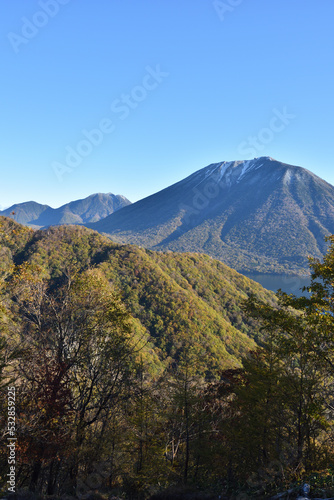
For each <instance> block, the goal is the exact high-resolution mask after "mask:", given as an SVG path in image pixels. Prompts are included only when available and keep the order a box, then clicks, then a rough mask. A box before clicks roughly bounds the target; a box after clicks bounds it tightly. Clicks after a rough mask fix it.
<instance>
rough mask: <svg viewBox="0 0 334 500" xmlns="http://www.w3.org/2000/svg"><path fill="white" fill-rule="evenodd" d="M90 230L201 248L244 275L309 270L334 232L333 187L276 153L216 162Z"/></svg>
mask: <svg viewBox="0 0 334 500" xmlns="http://www.w3.org/2000/svg"><path fill="white" fill-rule="evenodd" d="M88 227H91V228H93V229H96V230H97V231H99V232H101V233H105V234H107V235H109V236H110V237H111V238H112V239H113V240H114V241H118V242H121V243H134V244H137V245H141V246H144V247H145V248H149V249H155V250H172V251H181V252H186V251H191V252H203V253H206V254H208V255H210V256H212V257H214V258H216V259H219V260H221V261H223V262H225V263H226V264H227V265H229V266H231V267H233V268H234V269H236V270H238V271H240V272H247V271H248V272H266V273H296V274H298V273H299V274H303V273H305V272H306V273H307V272H308V260H307V257H308V256H309V255H310V256H312V257H316V258H321V257H322V255H323V254H324V252H325V250H326V248H327V247H326V243H325V242H324V237H325V236H326V235H328V234H332V233H334V187H333V186H332V185H330V184H328V183H327V182H325V181H324V180H322V179H321V178H319V177H317V176H316V175H315V174H313V173H312V172H310V171H308V170H306V169H304V168H302V167H298V166H293V165H288V164H286V163H282V162H279V161H276V160H274V159H272V158H270V157H261V158H255V159H253V160H247V161H231V162H226V161H224V162H221V163H214V164H211V165H209V166H207V167H205V168H203V169H201V170H199V171H197V172H195V173H194V174H192V175H190V176H189V177H187V178H186V179H184V180H182V181H180V182H178V183H176V184H174V185H172V186H170V187H168V188H166V189H164V190H162V191H160V192H158V193H156V194H154V195H152V196H149V197H147V198H144V199H143V200H140V201H138V202H136V203H134V204H132V205H130V206H127V207H124V208H123V209H122V210H120V211H118V212H116V213H114V214H112V215H110V216H108V217H106V218H105V219H102V220H100V221H98V222H96V223H94V224H88Z"/></svg>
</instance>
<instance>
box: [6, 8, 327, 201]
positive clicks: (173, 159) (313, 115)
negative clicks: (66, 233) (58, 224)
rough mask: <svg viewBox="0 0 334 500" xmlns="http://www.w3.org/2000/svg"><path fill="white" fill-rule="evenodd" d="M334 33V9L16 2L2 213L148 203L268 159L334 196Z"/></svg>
mask: <svg viewBox="0 0 334 500" xmlns="http://www.w3.org/2000/svg"><path fill="white" fill-rule="evenodd" d="M333 20H334V1H333V0H317V2H315V1H314V0H221V1H216V2H214V1H213V0H39V1H35V0H10V1H6V2H5V1H4V0H3V1H2V2H1V15H0V55H1V74H2V77H1V88H2V91H1V113H0V134H1V135H0V136H1V148H0V165H1V184H0V205H1V206H3V207H4V206H9V205H11V204H13V203H18V202H23V201H28V200H35V201H38V202H40V203H47V204H50V205H51V206H53V207H57V206H60V205H62V204H63V203H66V202H68V201H70V200H74V199H78V198H84V197H86V196H88V195H89V194H92V193H95V192H112V193H115V194H123V195H125V196H127V197H128V198H129V199H130V200H131V201H136V200H138V199H140V198H143V197H145V196H147V195H149V194H152V193H154V192H156V191H158V190H160V189H162V188H164V187H166V186H168V185H170V184H172V183H174V182H177V181H178V180H180V179H182V178H184V177H186V176H187V175H189V174H191V173H192V172H194V171H196V170H198V169H200V168H202V167H205V166H206V165H208V164H210V163H214V162H219V161H223V160H242V159H248V158H251V157H254V156H272V157H273V158H276V159H278V160H281V161H284V162H286V163H291V164H295V165H300V166H303V167H305V168H308V169H309V170H312V171H313V172H314V173H316V174H317V175H319V176H320V177H322V178H324V179H325V180H327V181H328V182H330V183H331V184H334V168H333V167H334V162H333V142H334V137H333V128H334V127H333V119H334V118H333V117H334V99H333V89H334V30H333ZM282 115H283V118H282ZM98 127H100V132H99V133H96V132H94V133H93V134H90V133H89V132H90V131H92V130H93V129H97V128H98ZM101 130H102V131H101ZM83 131H86V132H83ZM85 133H86V137H85ZM87 136H88V137H87ZM82 141H83V142H82ZM92 142H93V143H94V144H92ZM73 150H76V151H77V152H78V151H79V153H80V154H79V155H78V154H77V155H76V156H75V157H74V158H73ZM69 151H71V154H70V153H69Z"/></svg>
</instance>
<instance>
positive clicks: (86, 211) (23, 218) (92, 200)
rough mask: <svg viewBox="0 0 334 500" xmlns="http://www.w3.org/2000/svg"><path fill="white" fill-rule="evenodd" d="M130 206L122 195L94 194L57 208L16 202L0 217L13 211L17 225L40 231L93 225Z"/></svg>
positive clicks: (29, 202) (9, 214)
mask: <svg viewBox="0 0 334 500" xmlns="http://www.w3.org/2000/svg"><path fill="white" fill-rule="evenodd" d="M129 204H131V202H130V201H129V200H128V199H127V198H125V196H122V195H114V194H112V193H96V194H92V195H90V196H88V197H87V198H84V199H82V200H76V201H71V202H70V203H66V204H65V205H62V206H61V207H59V208H51V207H50V206H49V205H42V204H40V203H36V202H35V201H28V202H25V203H18V204H15V205H12V206H11V207H9V208H7V209H6V210H2V211H0V215H3V216H6V217H10V216H11V214H12V212H15V214H14V215H13V217H14V219H15V220H16V221H17V222H19V223H20V224H24V225H27V226H32V227H36V228H42V227H48V226H51V225H60V224H85V223H88V222H96V221H99V220H100V219H103V218H104V217H107V216H108V215H110V214H111V213H113V212H115V211H117V210H119V209H120V208H123V207H124V206H127V205H129Z"/></svg>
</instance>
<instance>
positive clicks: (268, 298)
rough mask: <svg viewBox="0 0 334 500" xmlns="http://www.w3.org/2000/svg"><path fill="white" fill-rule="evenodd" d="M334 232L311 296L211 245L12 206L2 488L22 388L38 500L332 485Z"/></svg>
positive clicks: (249, 493) (315, 271)
mask: <svg viewBox="0 0 334 500" xmlns="http://www.w3.org/2000/svg"><path fill="white" fill-rule="evenodd" d="M329 243H330V246H329V250H328V252H327V254H326V256H325V257H324V260H323V262H319V261H317V260H313V261H311V262H310V268H311V273H312V284H311V286H310V290H309V291H310V295H309V297H302V298H296V297H293V296H288V295H286V294H284V293H283V292H282V293H279V294H278V295H277V296H275V295H274V294H272V293H271V292H268V291H266V290H264V289H263V288H262V287H261V286H260V285H258V284H256V283H254V282H252V281H251V280H248V279H247V278H245V277H244V276H242V275H240V274H238V273H236V272H235V271H233V270H232V269H230V268H228V267H227V266H225V265H224V264H222V263H221V262H218V261H216V260H214V259H212V258H210V257H208V256H206V255H201V254H191V253H184V254H178V253H171V252H167V253H163V252H153V251H150V250H144V249H142V248H140V247H136V246H133V245H119V244H115V243H112V242H110V240H108V239H107V238H104V237H103V236H101V235H100V234H98V233H96V232H94V231H92V230H89V229H86V228H84V227H80V226H75V227H74V226H60V227H51V228H49V229H48V230H45V231H32V230H31V229H29V228H26V227H24V226H21V225H19V224H17V223H16V222H15V221H13V220H11V219H8V218H3V217H1V218H0V244H1V246H0V256H1V259H0V274H1V282H0V390H1V392H2V397H1V429H2V434H1V441H2V443H1V449H0V479H1V484H2V495H3V496H4V495H6V494H7V493H8V484H7V481H8V472H9V465H8V453H9V451H8V450H9V449H8V447H7V442H8V433H9V435H10V436H11V435H12V434H10V432H11V431H10V427H9V425H8V422H9V415H12V413H13V410H12V409H11V405H10V404H9V401H10V400H11V401H12V400H13V396H12V395H11V396H9V394H10V393H11V394H12V393H13V392H14V394H15V412H14V413H15V438H16V439H17V440H16V444H15V453H16V455H15V457H16V462H15V484H16V490H15V491H16V492H17V491H21V492H24V491H25V492H26V493H25V494H26V495H27V498H33V497H35V496H41V495H43V496H49V498H51V496H52V498H55V497H60V496H62V495H65V496H67V497H66V498H69V497H76V498H79V499H88V498H96V499H97V498H105V499H107V498H112V497H113V496H114V498H115V497H116V498H124V499H125V498H128V499H149V498H151V499H152V500H153V499H156V500H158V499H167V498H173V499H178V498H185V499H186V498H189V499H190V498H197V499H200V498H203V499H204V498H206V499H210V498H212V499H213V498H219V497H220V498H226V499H228V498H234V499H235V498H239V499H241V498H248V497H249V498H250V497H259V498H269V497H270V496H272V495H275V494H276V493H278V492H284V491H287V490H289V491H296V490H297V488H298V486H299V485H300V484H301V482H302V481H304V480H307V481H308V482H310V484H311V486H312V491H313V492H315V493H317V494H318V496H323V495H324V494H327V496H334V490H333V476H334V470H333V458H334V456H333V431H332V427H333V418H334V415H333V411H334V401H333V375H334V349H333V348H334V339H333V334H332V332H333V322H334V320H333V312H334V311H333V308H334V305H333V301H334V290H333V283H334V237H331V238H330V241H329ZM11 430H12V432H14V427H11ZM294 488H295V489H296V490H294ZM27 492H30V493H29V495H30V496H29V495H28V493H27Z"/></svg>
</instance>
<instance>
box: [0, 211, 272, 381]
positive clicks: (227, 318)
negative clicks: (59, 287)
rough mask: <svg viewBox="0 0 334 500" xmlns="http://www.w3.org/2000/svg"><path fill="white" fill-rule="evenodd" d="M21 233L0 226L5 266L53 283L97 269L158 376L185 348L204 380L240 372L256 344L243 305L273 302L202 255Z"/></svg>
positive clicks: (68, 233) (91, 236)
mask: <svg viewBox="0 0 334 500" xmlns="http://www.w3.org/2000/svg"><path fill="white" fill-rule="evenodd" d="M21 228H22V226H20V225H18V224H16V223H15V222H14V221H11V220H9V219H5V218H0V250H3V251H4V250H5V252H4V253H5V254H6V255H7V260H8V259H9V257H10V256H11V259H12V262H14V263H15V264H23V263H30V264H35V265H39V266H42V267H43V268H44V269H46V270H47V271H48V273H49V275H50V279H51V280H53V281H54V282H55V283H57V282H58V281H59V280H61V276H62V273H63V272H64V271H66V272H68V270H69V268H71V267H72V269H73V270H76V271H77V272H82V271H83V270H85V269H88V268H92V267H96V268H98V269H101V271H102V272H103V274H104V275H105V276H107V278H108V279H109V281H110V282H111V283H112V284H113V286H114V288H115V290H116V291H117V293H118V294H120V296H121V297H122V301H123V302H124V304H125V305H126V307H127V309H128V310H129V311H130V313H131V315H132V317H133V320H134V325H135V331H137V333H138V335H139V334H144V335H145V336H146V338H147V345H146V347H145V357H146V359H147V360H148V362H149V363H150V364H151V365H152V364H153V366H154V369H155V370H158V371H161V370H163V369H164V367H166V366H167V365H169V364H171V363H177V362H178V360H179V359H180V357H181V356H182V353H184V351H185V350H186V349H187V348H188V346H189V345H191V346H192V348H193V349H194V352H195V353H196V355H197V358H198V367H199V368H198V369H199V370H202V372H203V371H204V372H205V373H206V374H207V375H208V376H217V375H218V374H219V372H220V370H221V369H223V368H228V367H235V366H240V362H241V356H242V355H243V354H245V353H246V352H247V351H248V350H249V349H254V346H255V345H256V344H255V343H256V341H258V340H259V338H258V332H257V327H256V324H255V322H254V321H253V320H251V319H249V318H247V317H246V316H245V314H244V312H243V310H242V309H241V307H240V306H241V303H242V301H243V300H244V299H245V298H247V296H249V295H250V294H251V293H254V294H255V295H256V296H258V297H262V298H263V299H264V300H267V301H273V300H274V296H273V294H272V293H271V292H268V291H267V290H264V289H263V288H262V287H261V286H260V285H259V284H257V283H255V282H253V281H251V280H249V279H248V278H246V277H244V276H242V275H240V274H238V273H236V272H235V271H233V270H232V269H230V268H228V267H227V266H226V265H224V264H223V263H221V262H219V261H215V260H214V259H212V258H210V257H208V256H206V255H200V254H190V253H184V254H179V253H162V252H152V251H150V250H144V249H141V248H138V247H136V246H133V245H118V244H114V243H112V242H110V240H109V239H108V238H105V237H103V236H101V235H100V234H98V233H97V232H95V231H92V230H89V229H87V228H85V227H82V226H58V227H51V228H49V229H47V230H44V231H35V232H32V231H29V230H28V228H23V229H21ZM27 231H28V232H27ZM16 240H17V242H16V243H15V245H14V244H13V241H16ZM73 266H74V267H73ZM10 269H11V267H10V265H9V263H8V265H7V266H6V272H10ZM0 270H1V269H0Z"/></svg>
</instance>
